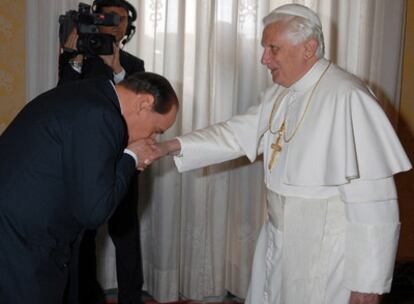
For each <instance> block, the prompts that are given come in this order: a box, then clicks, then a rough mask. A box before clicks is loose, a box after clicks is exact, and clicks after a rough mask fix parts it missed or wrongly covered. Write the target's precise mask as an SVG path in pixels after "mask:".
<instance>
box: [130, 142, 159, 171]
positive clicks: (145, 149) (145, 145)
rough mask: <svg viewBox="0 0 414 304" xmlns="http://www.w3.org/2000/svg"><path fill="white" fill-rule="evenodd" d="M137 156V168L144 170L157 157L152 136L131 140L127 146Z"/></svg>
mask: <svg viewBox="0 0 414 304" xmlns="http://www.w3.org/2000/svg"><path fill="white" fill-rule="evenodd" d="M127 148H128V149H129V150H131V151H132V152H134V153H135V154H136V155H137V157H138V165H137V169H138V170H139V171H144V170H145V168H146V167H148V166H149V165H150V164H151V163H152V162H153V161H154V160H156V159H157V155H158V153H159V152H158V149H157V148H155V140H154V139H152V138H144V139H140V140H137V141H135V142H132V143H130V144H129V145H128V147H127Z"/></svg>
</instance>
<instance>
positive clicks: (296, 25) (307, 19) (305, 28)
mask: <svg viewBox="0 0 414 304" xmlns="http://www.w3.org/2000/svg"><path fill="white" fill-rule="evenodd" d="M277 21H282V22H285V23H286V24H287V31H286V37H287V39H289V41H290V42H292V43H293V44H294V45H297V44H299V43H302V42H304V41H306V40H307V39H310V38H315V39H316V40H317V41H318V48H317V49H316V56H317V57H318V58H322V57H323V56H324V55H325V43H324V38H323V32H322V24H321V21H320V19H319V17H318V15H317V14H316V13H314V12H313V11H312V10H311V9H309V8H307V7H306V6H303V5H300V4H286V5H282V6H280V7H278V8H276V9H274V10H273V11H272V12H271V13H270V14H269V15H267V16H266V17H264V18H263V25H264V26H265V27H266V26H268V25H269V24H271V23H274V22H277Z"/></svg>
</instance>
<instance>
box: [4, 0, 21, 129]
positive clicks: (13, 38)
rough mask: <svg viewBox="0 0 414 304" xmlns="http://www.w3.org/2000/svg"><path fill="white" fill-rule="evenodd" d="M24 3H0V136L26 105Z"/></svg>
mask: <svg viewBox="0 0 414 304" xmlns="http://www.w3.org/2000/svg"><path fill="white" fill-rule="evenodd" d="M25 17H26V1H25V0H13V1H0V134H1V133H2V132H3V130H4V129H5V128H6V126H7V125H8V124H9V123H10V121H11V120H12V119H13V118H14V117H15V116H16V114H17V113H18V112H19V111H20V109H21V108H22V107H23V105H24V104H25V103H26V81H25V74H26V52H25V49H26V45H25V26H26V24H25V22H24V20H25Z"/></svg>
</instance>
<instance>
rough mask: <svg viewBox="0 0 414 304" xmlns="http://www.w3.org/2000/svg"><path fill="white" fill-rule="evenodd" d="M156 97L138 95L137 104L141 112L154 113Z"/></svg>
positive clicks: (145, 94) (143, 94)
mask: <svg viewBox="0 0 414 304" xmlns="http://www.w3.org/2000/svg"><path fill="white" fill-rule="evenodd" d="M154 102H155V99H154V96H152V95H151V94H147V93H139V94H137V104H138V110H139V111H152V110H153V109H154Z"/></svg>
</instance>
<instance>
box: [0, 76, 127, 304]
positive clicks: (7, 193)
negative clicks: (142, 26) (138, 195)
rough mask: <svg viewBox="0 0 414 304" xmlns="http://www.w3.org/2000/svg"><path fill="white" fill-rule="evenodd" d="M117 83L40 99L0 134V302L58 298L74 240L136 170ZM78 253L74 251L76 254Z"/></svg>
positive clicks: (35, 303)
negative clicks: (116, 88)
mask: <svg viewBox="0 0 414 304" xmlns="http://www.w3.org/2000/svg"><path fill="white" fill-rule="evenodd" d="M126 143H127V130H126V126H125V122H124V120H123V118H122V116H121V113H120V106H119V101H118V99H117V96H116V93H115V90H114V88H113V86H112V84H111V83H110V82H109V81H108V80H106V79H95V80H87V81H79V82H73V83H71V84H69V85H65V86H61V87H58V88H56V89H53V90H50V91H48V92H46V93H44V94H42V95H40V96H39V97H37V98H35V99H34V100H33V101H31V102H30V103H29V104H27V105H26V107H25V108H24V109H23V110H22V111H21V112H20V113H19V114H18V115H17V117H16V118H15V119H14V121H13V122H12V123H11V124H10V126H9V127H8V128H7V129H6V130H5V131H4V133H3V134H2V135H1V137H0V299H1V300H0V301H2V302H3V301H4V303H13V304H20V303H22V304H23V303H24V304H27V303H30V304H47V303H61V302H62V294H63V291H64V287H65V285H66V280H67V274H68V269H67V263H68V261H69V260H70V259H71V255H72V254H74V253H73V252H72V250H71V246H72V244H73V242H74V241H75V239H76V238H77V236H78V235H79V234H80V233H81V231H82V230H83V229H84V228H96V227H98V226H99V225H101V224H102V223H103V222H104V221H105V220H106V219H107V218H108V217H109V216H110V214H111V212H112V211H113V210H114V208H115V207H116V205H117V204H118V202H119V201H120V200H121V198H122V196H123V195H124V194H125V192H126V191H127V187H128V184H129V180H130V178H131V177H132V176H133V174H134V172H135V163H134V160H133V158H132V157H131V156H129V155H127V154H124V153H123V149H124V148H125V146H126ZM75 254H76V253H75Z"/></svg>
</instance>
